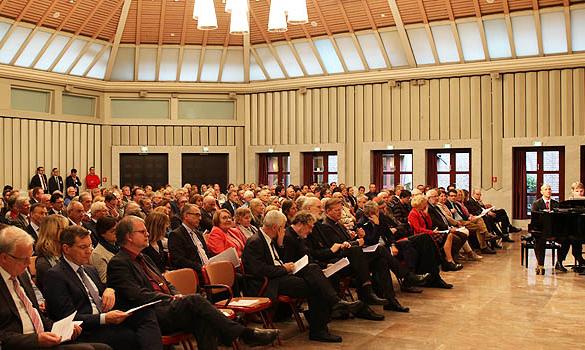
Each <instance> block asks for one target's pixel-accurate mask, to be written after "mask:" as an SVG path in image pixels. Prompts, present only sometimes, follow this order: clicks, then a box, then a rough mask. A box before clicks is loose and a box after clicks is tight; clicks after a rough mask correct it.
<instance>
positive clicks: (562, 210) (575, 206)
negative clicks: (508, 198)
mask: <svg viewBox="0 0 585 350" xmlns="http://www.w3.org/2000/svg"><path fill="white" fill-rule="evenodd" d="M531 216H532V219H531V222H530V225H531V229H532V230H533V231H535V232H540V233H541V234H542V236H541V237H542V238H545V239H552V238H555V239H557V240H561V239H563V238H570V239H579V240H585V198H579V199H569V200H566V201H562V202H560V203H559V207H558V208H556V209H554V210H552V211H533V212H532V213H531Z"/></svg>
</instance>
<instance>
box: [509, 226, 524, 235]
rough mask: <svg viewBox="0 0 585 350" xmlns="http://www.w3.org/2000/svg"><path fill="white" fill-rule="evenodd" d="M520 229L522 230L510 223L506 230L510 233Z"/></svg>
mask: <svg viewBox="0 0 585 350" xmlns="http://www.w3.org/2000/svg"><path fill="white" fill-rule="evenodd" d="M520 231H522V229H521V228H519V227H515V226H512V225H510V227H508V232H510V233H516V232H520Z"/></svg>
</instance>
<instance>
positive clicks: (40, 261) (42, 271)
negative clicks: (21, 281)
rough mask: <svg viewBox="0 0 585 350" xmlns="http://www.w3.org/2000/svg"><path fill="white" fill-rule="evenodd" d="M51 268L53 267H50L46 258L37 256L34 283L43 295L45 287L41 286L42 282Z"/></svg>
mask: <svg viewBox="0 0 585 350" xmlns="http://www.w3.org/2000/svg"><path fill="white" fill-rule="evenodd" d="M53 261H54V260H53ZM52 267H53V265H51V262H50V261H49V258H47V257H46V256H44V255H38V256H37V259H36V260H35V268H36V270H37V276H36V281H35V283H36V285H37V287H39V290H40V291H41V293H43V295H44V294H45V290H44V289H45V285H44V284H43V282H44V281H45V278H46V275H47V272H48V271H49V270H50V269H51V268H52Z"/></svg>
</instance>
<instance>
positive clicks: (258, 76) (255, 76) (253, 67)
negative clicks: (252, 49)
mask: <svg viewBox="0 0 585 350" xmlns="http://www.w3.org/2000/svg"><path fill="white" fill-rule="evenodd" d="M250 80H252V81H258V80H266V76H265V75H264V72H262V69H261V68H260V66H259V65H258V63H257V62H256V58H255V57H254V56H253V55H250Z"/></svg>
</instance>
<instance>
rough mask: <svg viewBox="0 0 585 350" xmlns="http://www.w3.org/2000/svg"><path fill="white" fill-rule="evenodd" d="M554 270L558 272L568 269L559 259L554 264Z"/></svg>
mask: <svg viewBox="0 0 585 350" xmlns="http://www.w3.org/2000/svg"><path fill="white" fill-rule="evenodd" d="M555 270H557V271H559V272H567V271H569V270H567V269H566V268H565V267H564V266H563V263H562V262H560V261H557V263H556V264H555Z"/></svg>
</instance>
